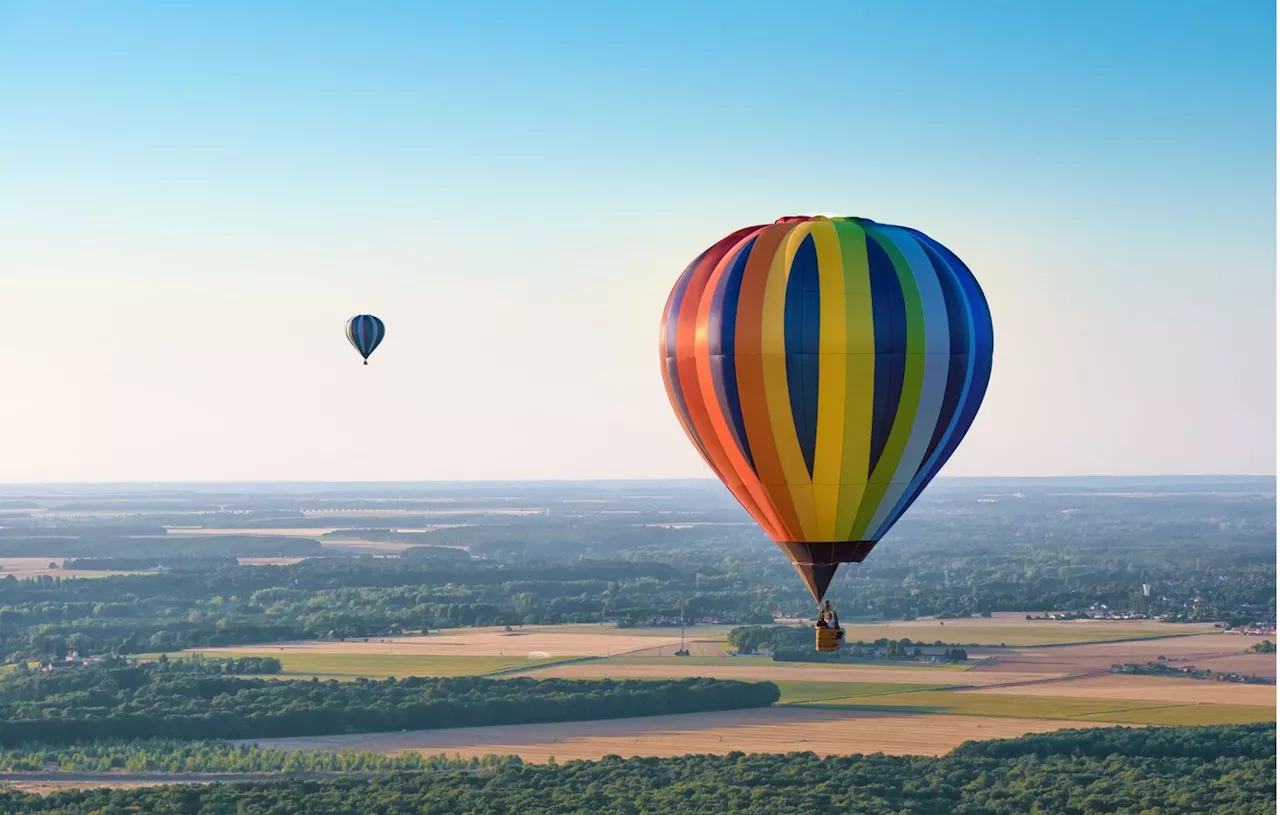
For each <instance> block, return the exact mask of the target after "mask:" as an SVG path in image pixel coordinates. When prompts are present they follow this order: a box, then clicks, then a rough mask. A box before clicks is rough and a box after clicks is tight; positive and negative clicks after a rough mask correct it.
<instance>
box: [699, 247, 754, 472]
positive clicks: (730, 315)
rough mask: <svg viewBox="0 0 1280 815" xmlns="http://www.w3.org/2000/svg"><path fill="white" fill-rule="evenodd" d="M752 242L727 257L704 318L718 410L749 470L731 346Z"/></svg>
mask: <svg viewBox="0 0 1280 815" xmlns="http://www.w3.org/2000/svg"><path fill="white" fill-rule="evenodd" d="M755 244H756V239H755V238H751V239H750V240H748V241H746V242H745V243H744V244H743V245H742V246H740V247H739V248H738V249H737V254H735V255H734V256H733V257H732V258H730V259H729V265H728V267H727V268H726V269H725V271H724V274H722V275H721V276H720V282H719V285H718V286H717V287H716V291H715V293H714V294H713V295H712V301H711V313H710V315H709V316H708V319H707V353H708V355H709V357H710V361H711V381H712V384H714V385H715V390H716V396H717V398H718V399H719V401H720V406H721V409H722V410H723V411H724V413H725V416H726V417H728V419H729V421H728V425H729V430H730V432H731V433H732V434H733V441H734V443H735V444H737V446H738V450H739V451H741V453H742V455H743V456H744V457H745V458H746V459H747V464H748V465H750V467H751V470H752V472H754V471H755V468H756V464H755V459H753V458H752V456H751V446H750V444H749V442H748V441H747V424H746V421H745V420H744V419H743V418H742V399H741V396H740V395H739V393H738V367H737V361H736V360H735V359H734V354H733V348H734V340H735V337H736V334H737V323H738V296H739V294H740V293H741V291H742V276H743V274H744V273H745V272H746V268H747V258H748V257H750V255H751V249H752V248H753V247H754V246H755Z"/></svg>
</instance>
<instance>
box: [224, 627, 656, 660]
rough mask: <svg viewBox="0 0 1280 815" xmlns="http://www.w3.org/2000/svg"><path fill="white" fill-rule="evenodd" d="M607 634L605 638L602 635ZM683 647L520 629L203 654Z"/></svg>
mask: <svg viewBox="0 0 1280 815" xmlns="http://www.w3.org/2000/svg"><path fill="white" fill-rule="evenodd" d="M601 632H603V633H601ZM679 642H680V631H679V629H676V630H675V634H674V636H673V635H672V633H671V630H670V629H665V630H664V631H663V633H662V634H654V633H652V632H647V631H643V630H637V631H635V632H631V631H628V632H627V633H623V632H621V631H618V630H616V629H610V628H605V627H602V626H585V627H573V626H563V627H555V628H552V627H543V628H533V627H530V628H521V629H516V630H514V631H505V630H503V629H501V628H451V629H445V630H442V631H440V632H439V633H432V634H429V635H426V636H414V637H383V638H380V639H370V640H369V641H368V642H363V641H359V642H357V641H351V640H348V641H347V642H337V641H333V640H324V641H307V642H281V643H275V644H271V645H240V646H235V647H233V648H204V649H198V650H200V651H203V652H204V653H208V654H209V655H211V656H216V655H218V654H219V653H223V652H227V651H235V652H237V653H241V654H259V655H263V654H271V655H273V656H278V655H279V654H281V653H313V654H413V655H418V656H507V657H513V656H522V657H527V656H528V655H529V654H531V653H540V654H545V655H546V656H547V657H572V656H601V657H603V656H610V655H613V654H625V653H628V652H632V651H639V650H643V649H646V648H651V647H653V646H654V645H659V644H661V645H670V644H672V643H679Z"/></svg>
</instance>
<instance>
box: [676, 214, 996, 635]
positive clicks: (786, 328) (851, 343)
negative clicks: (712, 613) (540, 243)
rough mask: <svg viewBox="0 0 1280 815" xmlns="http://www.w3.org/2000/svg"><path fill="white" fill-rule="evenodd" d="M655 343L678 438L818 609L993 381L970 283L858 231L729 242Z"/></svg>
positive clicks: (694, 277)
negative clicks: (788, 565) (842, 569)
mask: <svg viewBox="0 0 1280 815" xmlns="http://www.w3.org/2000/svg"><path fill="white" fill-rule="evenodd" d="M660 342H661V347H662V362H663V368H662V374H663V378H664V380H665V382H666V386H667V395H668V396H669V397H670V399H671V405H672V407H673V408H674V409H675V412H676V415H677V416H678V418H679V420H680V423H681V424H682V425H683V426H684V429H685V432H686V433H687V434H688V435H689V438H690V439H691V440H692V441H693V443H694V445H695V446H697V448H698V451H699V453H701V454H702V457H703V459H704V460H705V461H706V462H707V464H708V465H709V466H710V467H711V468H712V469H713V470H714V471H715V472H716V474H717V475H719V476H720V479H721V480H722V481H723V482H724V483H725V486H727V487H728V488H729V490H730V491H731V492H732V493H733V494H734V495H735V496H736V497H737V499H738V500H739V501H740V502H741V503H742V505H743V507H744V508H746V510H747V511H748V512H749V513H751V516H752V517H753V518H755V520H756V521H757V523H759V524H760V526H761V527H763V528H764V530H765V531H766V532H767V533H768V534H769V536H770V537H772V538H773V540H774V541H776V542H777V544H778V546H780V547H781V548H782V550H783V551H784V552H785V553H786V554H787V556H788V557H789V558H790V559H791V561H792V563H794V564H795V567H796V571H798V572H799V573H800V576H801V577H802V578H804V581H805V584H806V585H807V586H808V587H809V591H810V592H811V593H812V594H813V597H814V599H815V600H817V601H819V602H821V601H822V598H823V595H825V594H826V591H827V587H828V586H829V585H830V583H831V579H832V578H833V577H834V576H835V573H836V569H837V568H838V567H839V565H840V564H841V563H861V562H862V560H863V558H865V557H866V556H867V554H868V553H869V552H870V551H871V549H872V547H874V546H875V545H876V543H877V542H878V541H879V540H880V538H881V537H883V536H884V534H885V533H886V532H888V531H889V528H890V527H892V526H893V524H894V522H895V521H897V520H898V518H899V517H901V515H902V514H903V513H904V512H906V510H907V508H908V507H910V506H911V504H912V502H913V501H915V499H916V498H917V497H919V495H920V493H921V491H922V490H923V489H924V488H925V486H926V485H927V484H928V483H929V481H930V479H932V478H933V477H934V475H936V474H937V472H938V470H939V469H940V468H941V467H942V465H943V464H945V463H946V461H947V459H948V458H949V457H950V456H951V454H952V453H953V452H954V451H955V449H956V446H957V445H958V444H959V443H960V439H961V438H963V437H964V434H965V432H966V431H967V430H968V429H969V426H970V425H971V424H972V423H973V419H974V416H975V415H976V413H977V411H978V406H979V405H980V404H981V403H982V397H983V394H984V393H985V392H986V388H987V381H988V380H989V378H990V375H991V352H992V327H991V312H990V310H989V309H988V308H987V301H986V298H985V297H984V296H983V294H982V290H981V289H980V288H979V287H978V282H977V280H975V279H974V276H973V274H972V273H971V272H970V271H969V269H968V268H967V267H966V266H965V265H964V264H963V263H961V262H960V259H959V258H957V257H956V256H955V255H954V254H952V253H951V251H950V250H948V249H947V248H946V247H944V246H943V245H942V244H940V243H938V242H937V241H935V240H933V239H932V238H930V237H928V236H927V235H925V234H923V233H921V232H918V231H916V230H914V229H909V228H906V227H901V226H889V225H887V224H879V223H876V222H875V221H870V220H867V219H865V218H826V217H821V216H819V217H813V218H809V217H789V218H780V219H779V220H778V221H777V222H776V223H773V224H763V225H759V226H752V227H748V228H746V229H741V230H738V231H737V232H734V233H733V234H732V235H729V236H728V237H726V238H724V239H723V240H721V241H720V242H719V243H716V244H715V245H714V246H712V247H711V248H710V249H707V250H706V251H705V252H703V253H702V254H701V255H699V256H698V257H697V258H696V259H695V260H694V261H693V263H691V264H689V267H688V268H687V269H685V271H684V274H682V275H681V276H680V279H679V280H678V281H676V284H675V288H673V289H672V290H671V296H670V298H669V299H668V300H667V308H666V313H665V315H664V317H663V321H662V337H661V341H660ZM821 639H822V638H821V636H819V640H820V641H821ZM824 650H825V649H824Z"/></svg>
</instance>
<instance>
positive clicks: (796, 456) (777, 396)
mask: <svg viewBox="0 0 1280 815" xmlns="http://www.w3.org/2000/svg"><path fill="white" fill-rule="evenodd" d="M808 234H809V225H808V224H807V223H801V224H797V225H796V227H795V228H793V229H792V230H791V231H790V232H789V233H787V237H786V239H785V240H783V242H782V244H781V245H780V246H779V247H778V251H777V253H776V254H775V255H774V256H773V264H772V265H771V266H770V268H769V279H768V281H767V282H766V283H765V288H764V310H763V314H762V315H761V319H762V320H763V331H762V332H761V350H762V351H763V356H764V359H763V360H762V362H763V363H764V390H765V401H766V403H767V404H768V406H769V421H770V424H771V426H772V427H773V440H774V444H775V445H776V448H777V451H778V461H779V462H780V463H781V465H782V476H783V478H784V479H785V480H786V484H787V490H788V491H789V492H790V494H791V501H792V504H793V505H794V506H795V510H796V518H797V519H798V520H799V521H800V530H801V532H803V533H804V536H805V540H817V539H818V538H817V537H816V535H817V531H818V530H817V516H816V513H815V512H814V506H813V483H812V482H811V481H810V479H809V468H808V467H807V466H806V465H805V463H804V455H803V454H802V453H801V452H800V438H799V436H797V435H796V422H795V417H794V416H793V415H792V413H791V391H790V388H789V387H788V385H787V346H786V333H785V323H786V305H787V280H788V279H789V278H790V276H791V261H792V259H793V258H794V257H795V254H796V249H797V248H798V247H799V246H800V242H801V241H803V240H804V238H805V236H807V235H808Z"/></svg>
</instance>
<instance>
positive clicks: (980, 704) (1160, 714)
mask: <svg viewBox="0 0 1280 815" xmlns="http://www.w3.org/2000/svg"><path fill="white" fill-rule="evenodd" d="M866 696H867V695H866V694H850V695H849V696H845V697H840V698H826V699H821V700H816V699H815V700H814V701H813V702H802V703H801V704H811V705H814V706H819V707H839V708H861V709H865V710H879V711H892V712H899V713H907V712H916V713H940V714H948V715H953V716H994V717H999V718H1013V719H1062V720H1074V721H1094V722H1118V723H1123V724H1170V725H1172V724H1185V725H1193V724H1243V723H1247V722H1257V721H1275V718H1276V711H1275V708H1271V707H1255V706H1248V705H1217V704H1208V703H1200V704H1195V703H1188V704H1179V703H1174V704H1170V703H1168V702H1143V701H1140V700H1130V699H1067V698H1061V697H1049V696H1015V695H1010V694H977V693H954V692H948V691H939V690H924V691H911V692H903V693H882V694H879V695H876V696H874V698H871V699H867V698H866Z"/></svg>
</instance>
